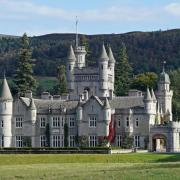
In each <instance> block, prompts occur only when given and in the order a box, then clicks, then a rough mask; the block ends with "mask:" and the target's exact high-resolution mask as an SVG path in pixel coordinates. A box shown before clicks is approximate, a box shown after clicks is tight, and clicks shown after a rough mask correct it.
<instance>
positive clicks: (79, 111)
mask: <svg viewBox="0 0 180 180" xmlns="http://www.w3.org/2000/svg"><path fill="white" fill-rule="evenodd" d="M76 113H77V121H82V119H83V108H82V105H81V103H80V102H79V103H78V106H77V110H76Z"/></svg>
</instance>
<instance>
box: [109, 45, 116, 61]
mask: <svg viewBox="0 0 180 180" xmlns="http://www.w3.org/2000/svg"><path fill="white" fill-rule="evenodd" d="M108 56H109V62H111V63H115V62H116V61H115V59H114V55H113V52H112V49H111V47H110V46H109V54H108Z"/></svg>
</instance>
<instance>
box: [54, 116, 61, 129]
mask: <svg viewBox="0 0 180 180" xmlns="http://www.w3.org/2000/svg"><path fill="white" fill-rule="evenodd" d="M52 127H60V117H58V116H56V117H53V119H52Z"/></svg>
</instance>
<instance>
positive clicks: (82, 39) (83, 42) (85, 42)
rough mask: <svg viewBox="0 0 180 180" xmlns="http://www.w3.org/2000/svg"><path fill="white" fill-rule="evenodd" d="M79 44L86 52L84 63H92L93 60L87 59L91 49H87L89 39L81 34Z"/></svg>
mask: <svg viewBox="0 0 180 180" xmlns="http://www.w3.org/2000/svg"><path fill="white" fill-rule="evenodd" d="M80 45H81V46H84V47H85V49H86V52H87V54H86V64H87V65H90V66H91V65H94V64H95V62H93V61H90V60H89V58H90V56H91V51H90V50H89V40H88V39H87V38H86V36H85V35H81V37H80Z"/></svg>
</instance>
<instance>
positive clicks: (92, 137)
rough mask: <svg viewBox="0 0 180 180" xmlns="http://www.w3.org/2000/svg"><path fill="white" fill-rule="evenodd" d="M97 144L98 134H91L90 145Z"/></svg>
mask: <svg viewBox="0 0 180 180" xmlns="http://www.w3.org/2000/svg"><path fill="white" fill-rule="evenodd" d="M95 146H97V136H89V147H95Z"/></svg>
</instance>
